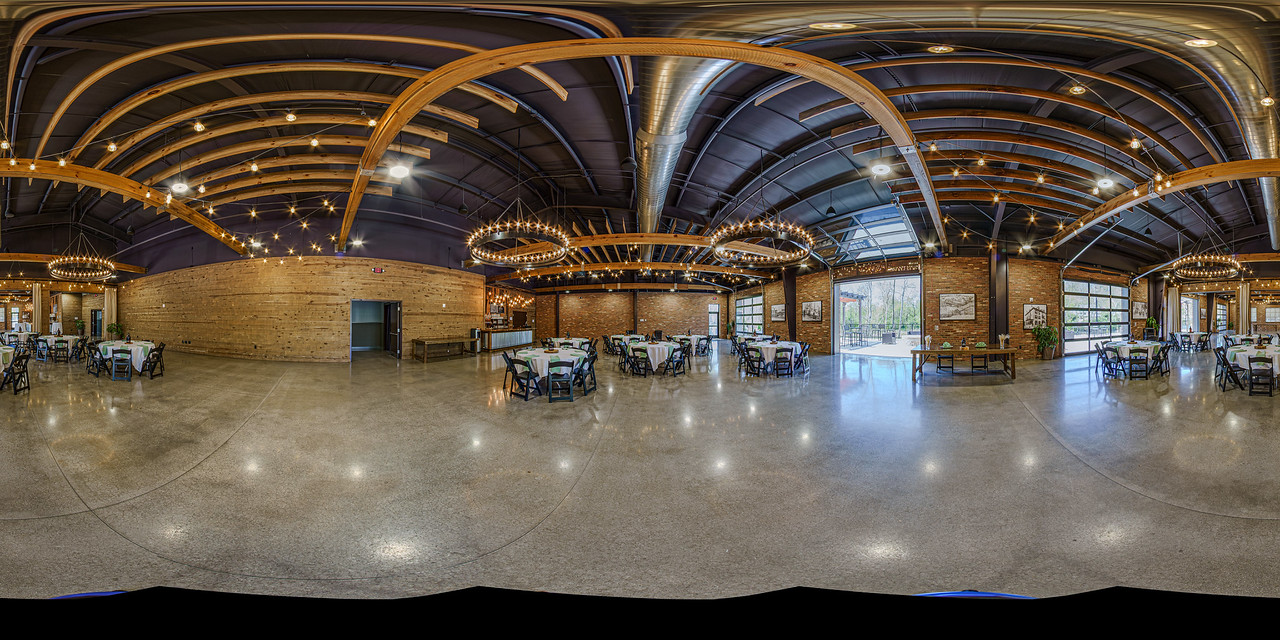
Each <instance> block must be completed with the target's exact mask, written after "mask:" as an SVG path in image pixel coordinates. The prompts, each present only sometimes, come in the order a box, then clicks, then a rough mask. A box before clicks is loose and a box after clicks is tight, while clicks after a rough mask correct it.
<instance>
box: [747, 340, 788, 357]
mask: <svg viewBox="0 0 1280 640" xmlns="http://www.w3.org/2000/svg"><path fill="white" fill-rule="evenodd" d="M747 346H748V347H760V353H761V355H763V356H764V361H765V362H773V358H774V356H776V355H777V354H778V347H791V357H792V358H794V357H796V355H797V354H799V353H800V343H799V342H786V341H784V340H779V341H778V342H777V344H774V343H772V342H748V343H747Z"/></svg>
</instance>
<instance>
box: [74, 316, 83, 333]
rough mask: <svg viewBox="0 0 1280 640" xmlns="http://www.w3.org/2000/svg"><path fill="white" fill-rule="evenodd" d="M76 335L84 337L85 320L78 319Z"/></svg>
mask: <svg viewBox="0 0 1280 640" xmlns="http://www.w3.org/2000/svg"><path fill="white" fill-rule="evenodd" d="M76 335H78V336H82V335H84V320H81V319H80V318H76Z"/></svg>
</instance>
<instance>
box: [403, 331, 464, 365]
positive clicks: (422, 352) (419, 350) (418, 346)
mask: <svg viewBox="0 0 1280 640" xmlns="http://www.w3.org/2000/svg"><path fill="white" fill-rule="evenodd" d="M477 340H479V338H471V337H466V336H464V337H457V338H415V339H413V340H412V341H410V342H411V344H412V347H411V349H412V351H411V352H410V353H411V355H410V357H411V358H413V359H414V360H421V361H422V362H423V363H426V361H427V345H429V344H461V345H462V351H461V352H460V354H459V355H461V354H463V353H465V354H470V353H471V352H470V351H469V350H468V349H467V345H468V344H470V343H472V342H476V341H477Z"/></svg>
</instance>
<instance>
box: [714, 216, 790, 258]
mask: <svg viewBox="0 0 1280 640" xmlns="http://www.w3.org/2000/svg"><path fill="white" fill-rule="evenodd" d="M760 241H767V242H768V243H769V244H771V245H773V246H771V247H769V246H763V245H756V246H758V247H759V249H758V252H757V249H754V248H744V247H741V246H739V247H736V248H735V247H733V246H731V245H733V243H736V242H745V243H752V244H755V243H757V242H760ZM711 250H712V251H713V252H714V253H715V255H716V257H717V258H718V259H720V261H722V262H725V263H728V264H730V265H732V266H735V267H788V266H792V265H796V264H799V263H801V262H804V261H805V260H806V259H808V257H809V253H810V252H812V251H813V236H811V235H809V232H808V231H805V230H804V228H803V227H800V226H799V225H796V224H792V223H790V222H783V221H781V220H772V219H764V220H753V221H751V222H740V223H738V224H734V225H728V226H723V227H720V228H719V229H716V231H715V233H713V234H711Z"/></svg>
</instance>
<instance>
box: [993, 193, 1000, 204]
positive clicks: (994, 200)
mask: <svg viewBox="0 0 1280 640" xmlns="http://www.w3.org/2000/svg"><path fill="white" fill-rule="evenodd" d="M991 201H992V202H1000V194H998V193H997V194H995V195H994V196H992V197H991Z"/></svg>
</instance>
